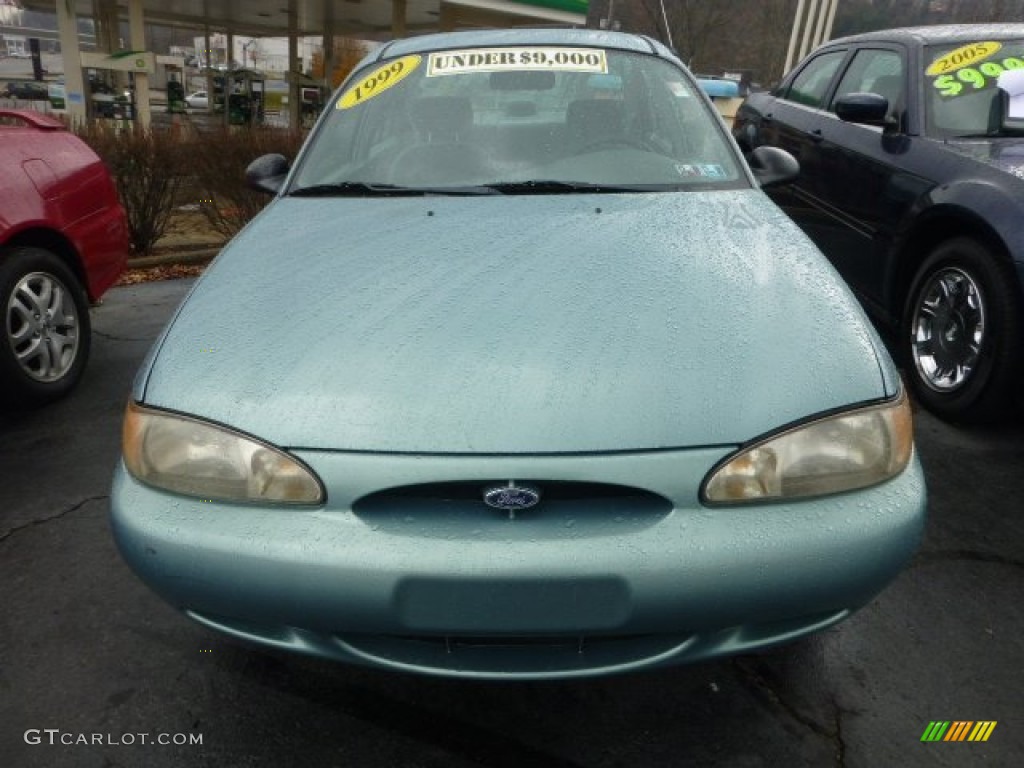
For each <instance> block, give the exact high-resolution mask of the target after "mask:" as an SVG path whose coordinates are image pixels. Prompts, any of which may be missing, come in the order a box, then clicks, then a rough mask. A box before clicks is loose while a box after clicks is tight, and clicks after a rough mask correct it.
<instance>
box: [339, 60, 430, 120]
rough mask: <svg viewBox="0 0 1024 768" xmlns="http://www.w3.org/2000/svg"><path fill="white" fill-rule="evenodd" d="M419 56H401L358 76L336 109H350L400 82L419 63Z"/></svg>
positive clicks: (342, 96)
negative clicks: (364, 74)
mask: <svg viewBox="0 0 1024 768" xmlns="http://www.w3.org/2000/svg"><path fill="white" fill-rule="evenodd" d="M421 60H422V59H421V57H419V56H415V55H413V56H403V57H402V58H400V59H395V60H394V61H389V62H388V63H387V64H382V65H381V66H379V67H377V68H376V69H375V70H373V71H372V72H371V73H370V74H368V75H367V76H366V77H363V78H360V79H359V80H358V81H357V82H356V83H354V84H353V85H351V86H349V87H348V89H347V90H346V91H345V92H344V93H343V94H342V95H341V98H340V99H338V109H351V108H352V107H354V106H357V105H359V104H362V103H363V102H364V101H368V100H370V99H372V98H373V97H374V96H376V95H377V94H378V93H383V92H384V91H386V90H387V89H388V88H391V87H392V86H393V85H396V84H397V83H399V82H401V81H402V79H403V78H405V77H408V75H409V74H410V73H411V72H413V71H414V70H415V69H416V67H418V66H419V65H420V61H421Z"/></svg>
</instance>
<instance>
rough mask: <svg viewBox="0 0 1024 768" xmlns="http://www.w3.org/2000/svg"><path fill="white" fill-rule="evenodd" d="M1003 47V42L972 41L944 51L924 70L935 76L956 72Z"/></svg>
mask: <svg viewBox="0 0 1024 768" xmlns="http://www.w3.org/2000/svg"><path fill="white" fill-rule="evenodd" d="M1002 47H1003V44H1002V43H997V42H988V43H971V44H970V45H964V46H961V47H960V48H957V49H956V50H955V51H950V52H949V53H944V54H942V55H941V56H939V58H937V59H936V60H935V61H933V62H932V63H931V64H930V65H929V66H928V69H926V70H925V71H924V73H925V75H927V76H928V77H935V76H937V75H947V74H949V73H950V72H956V71H957V70H958V69H962V68H963V67H967V66H971V65H972V64H977V63H979V62H981V61H984V60H985V59H987V58H988V57H990V56H992V55H994V54H995V53H997V52H998V51H999V49H1000V48H1002Z"/></svg>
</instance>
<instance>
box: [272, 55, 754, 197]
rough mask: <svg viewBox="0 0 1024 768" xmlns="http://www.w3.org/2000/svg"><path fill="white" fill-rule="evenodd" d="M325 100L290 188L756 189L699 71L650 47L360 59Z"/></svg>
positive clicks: (313, 191)
mask: <svg viewBox="0 0 1024 768" xmlns="http://www.w3.org/2000/svg"><path fill="white" fill-rule="evenodd" d="M328 110H329V114H328V115H327V116H326V117H325V118H324V119H323V120H322V121H321V123H320V125H319V126H318V127H317V130H316V133H315V135H314V137H313V139H312V140H311V142H310V145H309V148H308V149H307V151H306V152H305V153H304V155H303V158H302V160H301V163H300V167H299V168H298V170H297V172H296V175H295V177H294V180H293V182H292V184H291V187H290V189H289V193H290V194H299V195H301V194H317V195H328V194H330V193H331V190H332V188H333V189H336V190H337V191H338V194H344V195H352V194H388V195H394V194H401V193H402V191H403V190H404V191H407V192H411V191H414V190H420V191H423V192H424V193H430V194H446V190H451V193H452V194H472V193H473V191H474V190H476V191H477V192H479V193H484V194H486V193H487V192H492V193H497V194H569V193H578V192H621V191H652V190H666V189H673V190H674V189H687V190H689V189H692V190H706V189H735V188H747V187H750V186H751V185H750V182H749V180H748V177H747V175H746V173H745V172H744V170H743V167H742V165H741V161H740V160H739V158H738V157H737V154H736V151H735V150H734V148H733V147H732V145H731V143H730V141H729V139H728V134H727V133H726V132H725V131H724V129H723V128H722V127H721V124H720V121H719V120H718V119H717V117H716V116H715V115H714V114H713V110H712V109H710V108H709V107H708V105H707V103H706V101H705V100H704V99H703V97H702V96H701V94H700V93H699V92H698V91H697V90H696V87H695V86H694V85H693V84H692V82H691V80H690V79H689V78H688V77H687V76H686V75H685V73H684V72H683V71H682V70H680V69H679V67H677V66H676V65H674V64H672V63H670V62H668V61H665V60H663V59H659V58H657V57H655V56H650V55H641V54H635V53H625V52H621V51H614V50H605V49H602V48H580V47H558V46H532V47H531V46H516V47H503V48H487V49H484V48H471V49H465V50H446V51H437V52H432V53H425V54H422V55H409V56H403V57H401V58H395V59H389V60H384V61H380V62H376V63H374V64H371V65H369V66H367V67H365V68H363V69H362V70H361V71H360V72H358V73H357V74H356V76H355V77H354V78H352V79H351V81H350V82H349V84H348V85H347V87H346V88H345V90H344V91H343V92H342V93H341V94H340V95H339V96H337V97H336V98H335V99H334V101H333V103H332V104H330V105H329V106H328ZM303 190H306V192H305V193H304V192H303Z"/></svg>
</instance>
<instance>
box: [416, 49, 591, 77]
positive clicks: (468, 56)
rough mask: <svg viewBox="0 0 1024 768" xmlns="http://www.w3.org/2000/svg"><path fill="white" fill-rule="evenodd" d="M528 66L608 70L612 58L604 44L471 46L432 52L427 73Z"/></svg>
mask: <svg viewBox="0 0 1024 768" xmlns="http://www.w3.org/2000/svg"><path fill="white" fill-rule="evenodd" d="M524 69H532V70H537V69H550V70H561V71H563V72H599V73H601V74H605V73H607V72H608V61H607V58H606V56H605V52H604V50H602V49H600V48H553V47H547V46H545V47H542V48H470V49H468V50H464V51H437V52H435V53H432V54H430V58H429V60H428V62H427V77H440V76H442V75H464V74H467V73H469V72H502V71H506V70H519V71H522V70H524Z"/></svg>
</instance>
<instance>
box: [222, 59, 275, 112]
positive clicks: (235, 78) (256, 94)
mask: <svg viewBox="0 0 1024 768" xmlns="http://www.w3.org/2000/svg"><path fill="white" fill-rule="evenodd" d="M226 81H227V82H226V83H225V85H226V90H227V91H228V94H227V109H226V110H225V113H226V120H227V123H228V125H262V124H263V106H264V96H265V94H266V88H265V83H266V78H265V77H264V76H263V75H262V74H260V73H259V72H256V71H254V70H251V69H235V70H231V72H229V73H228V75H227V78H226Z"/></svg>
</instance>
